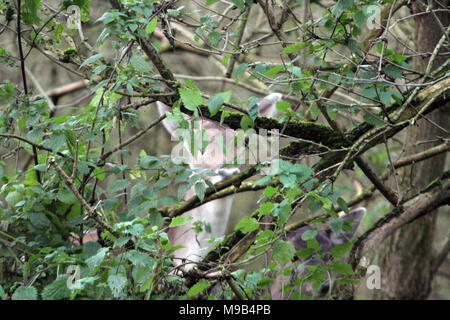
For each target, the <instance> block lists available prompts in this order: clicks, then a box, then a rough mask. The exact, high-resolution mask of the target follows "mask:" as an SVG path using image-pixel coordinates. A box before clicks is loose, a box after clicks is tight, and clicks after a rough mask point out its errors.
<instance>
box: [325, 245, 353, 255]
mask: <svg viewBox="0 0 450 320" xmlns="http://www.w3.org/2000/svg"><path fill="white" fill-rule="evenodd" d="M351 248H352V243H351V242H345V243H343V244H338V245H335V246H334V247H333V248H331V249H330V253H331V255H332V256H333V257H334V258H342V257H343V256H344V255H345V254H346V253H347V252H348V251H349V250H350V249H351Z"/></svg>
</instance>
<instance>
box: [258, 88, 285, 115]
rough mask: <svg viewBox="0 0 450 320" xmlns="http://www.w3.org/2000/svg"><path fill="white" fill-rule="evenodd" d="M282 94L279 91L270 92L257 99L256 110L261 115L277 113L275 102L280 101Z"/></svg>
mask: <svg viewBox="0 0 450 320" xmlns="http://www.w3.org/2000/svg"><path fill="white" fill-rule="evenodd" d="M281 98H282V95H281V94H280V93H276V92H275V93H271V94H269V95H268V96H266V97H264V98H263V99H261V100H259V101H258V112H259V114H260V115H262V116H266V117H274V116H276V114H277V108H276V104H277V101H280V100H281Z"/></svg>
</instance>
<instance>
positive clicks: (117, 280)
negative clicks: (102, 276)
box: [108, 274, 127, 298]
mask: <svg viewBox="0 0 450 320" xmlns="http://www.w3.org/2000/svg"><path fill="white" fill-rule="evenodd" d="M126 285H127V278H126V277H125V276H123V275H121V274H116V275H110V276H109V277H108V287H109V288H110V289H111V291H112V293H113V296H114V297H115V298H119V297H121V296H123V295H124V289H125V286H126Z"/></svg>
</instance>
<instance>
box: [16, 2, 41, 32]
mask: <svg viewBox="0 0 450 320" xmlns="http://www.w3.org/2000/svg"><path fill="white" fill-rule="evenodd" d="M40 5H41V1H40V0H25V5H23V6H22V12H21V18H22V20H23V22H25V23H26V24H27V25H29V26H30V25H32V24H34V23H37V22H39V21H40V20H41V19H39V17H38V15H37V12H38V9H39V6H40Z"/></svg>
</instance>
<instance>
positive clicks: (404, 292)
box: [374, 0, 450, 299]
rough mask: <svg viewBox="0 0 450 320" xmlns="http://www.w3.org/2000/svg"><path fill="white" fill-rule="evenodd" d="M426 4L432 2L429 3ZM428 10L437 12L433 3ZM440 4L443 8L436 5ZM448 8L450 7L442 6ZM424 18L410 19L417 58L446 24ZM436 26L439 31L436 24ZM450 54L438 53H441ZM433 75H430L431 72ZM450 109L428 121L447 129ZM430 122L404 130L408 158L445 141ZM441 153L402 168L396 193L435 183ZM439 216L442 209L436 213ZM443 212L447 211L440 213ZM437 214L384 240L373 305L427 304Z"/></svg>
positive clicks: (422, 63)
mask: <svg viewBox="0 0 450 320" xmlns="http://www.w3.org/2000/svg"><path fill="white" fill-rule="evenodd" d="M421 3H422V2H419V1H415V2H413V4H412V13H418V12H423V11H426V8H425V7H424V6H423V5H422V4H421ZM429 3H431V2H429ZM432 3H433V8H434V9H435V8H436V7H437V4H436V2H435V1H432ZM440 3H441V4H442V2H440ZM444 3H445V4H446V5H447V7H448V5H449V4H450V1H448V0H447V1H444ZM435 14H436V15H434V14H432V13H428V14H423V15H419V16H416V17H415V23H416V30H417V34H416V50H417V51H418V52H420V53H423V52H432V51H433V49H434V48H435V46H436V44H437V43H438V41H439V39H440V37H441V36H442V34H443V28H446V27H447V26H448V23H449V15H448V13H447V12H446V13H444V14H438V13H435ZM437 17H438V18H439V20H440V21H441V24H442V25H440V24H439V23H438V21H437V19H436V18H437ZM448 50H449V48H448V47H447V48H441V52H443V51H448ZM446 59H447V57H446V56H438V57H437V58H436V61H435V63H434V65H433V69H435V68H436V67H438V66H439V65H441V64H442V63H443V62H444V61H445V60H446ZM417 60H418V61H417V62H416V63H417V66H418V67H419V69H421V70H422V71H424V70H425V69H426V67H427V64H428V61H429V56H428V57H426V58H418V59H417ZM433 69H432V70H433ZM449 114H450V109H449V105H448V104H447V106H445V107H441V108H440V109H439V110H436V111H435V112H433V113H432V114H430V115H428V116H427V117H428V118H429V119H430V120H432V121H433V122H434V123H435V124H437V125H439V126H441V127H442V128H444V129H445V130H447V132H448V129H449V123H450V117H449ZM435 124H433V123H431V122H430V121H426V120H423V119H422V120H420V121H418V123H417V124H416V125H415V126H412V127H411V128H409V129H408V130H409V132H408V135H407V136H408V141H407V150H406V153H407V154H413V153H417V152H420V151H424V150H425V149H428V148H431V147H433V146H435V145H436V144H439V142H438V141H437V142H435V143H426V144H421V145H419V146H416V145H414V144H415V143H416V142H417V141H426V140H432V139H436V138H437V137H445V136H448V134H447V133H446V132H445V131H443V130H441V129H439V128H438V127H437V126H436V125H435ZM445 158H446V153H443V154H441V155H438V156H435V157H433V158H430V159H428V160H427V161H422V162H419V163H417V164H415V165H413V166H410V167H407V168H406V169H405V170H403V171H402V172H401V175H402V177H401V178H402V184H401V190H402V192H403V193H405V195H406V194H407V193H408V194H409V193H411V192H414V191H418V190H419V189H420V188H423V187H425V186H426V185H427V184H428V183H429V182H430V181H432V180H433V179H436V178H437V177H439V176H440V175H441V174H442V172H443V170H444V165H445ZM441 210H442V209H441ZM443 210H446V209H443ZM436 214H437V211H434V212H433V213H430V214H428V215H426V216H424V217H422V218H420V219H418V220H416V221H414V222H413V223H411V224H409V225H405V226H404V227H403V228H401V229H400V230H398V231H397V232H395V234H394V235H392V236H391V237H389V238H388V239H386V241H385V242H384V244H383V245H382V246H381V247H380V250H379V253H378V259H377V260H378V265H379V266H380V268H381V276H382V283H381V290H377V291H376V292H375V293H374V296H375V298H377V299H426V298H427V297H428V295H429V294H430V291H431V283H432V280H433V276H434V275H433V273H432V270H431V261H432V259H433V250H432V249H433V248H432V244H433V238H434V230H435V224H436Z"/></svg>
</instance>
